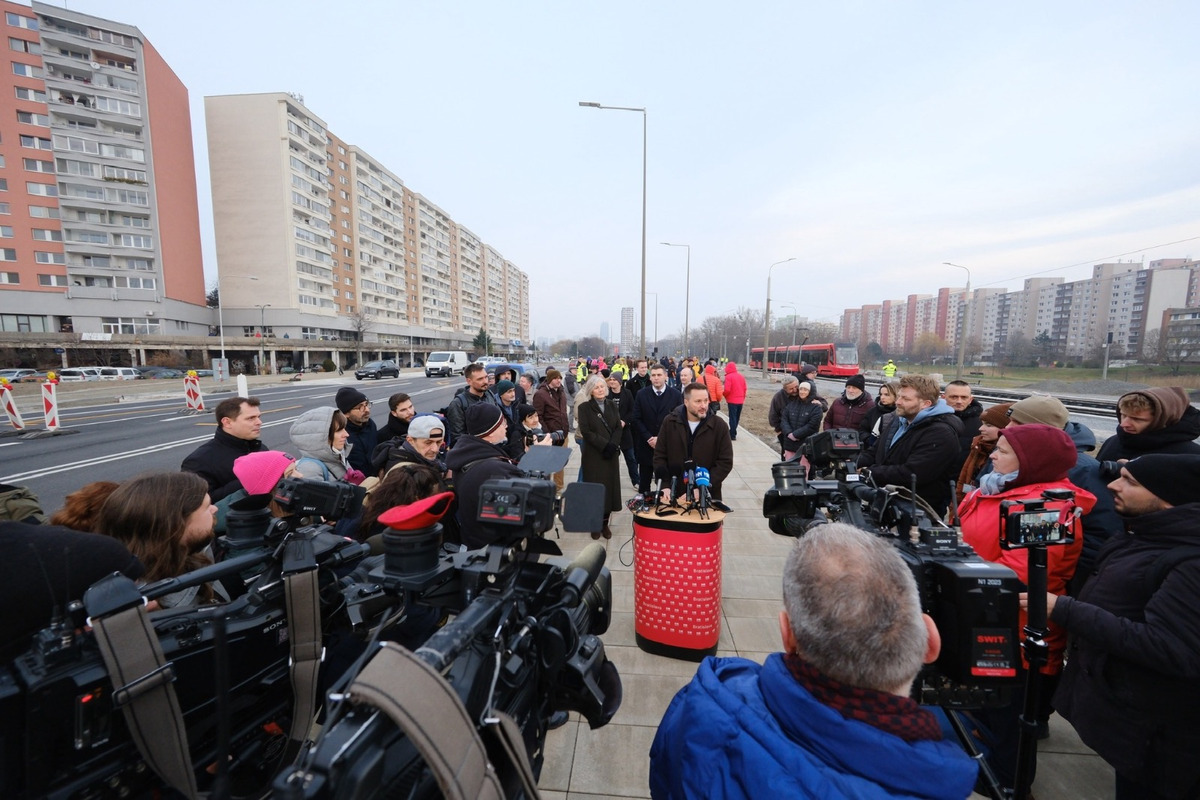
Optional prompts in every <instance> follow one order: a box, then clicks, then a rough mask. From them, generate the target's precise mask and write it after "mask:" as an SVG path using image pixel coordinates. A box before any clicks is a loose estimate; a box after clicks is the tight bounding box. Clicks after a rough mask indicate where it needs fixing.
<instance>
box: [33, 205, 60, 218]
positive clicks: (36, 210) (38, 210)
mask: <svg viewBox="0 0 1200 800" xmlns="http://www.w3.org/2000/svg"><path fill="white" fill-rule="evenodd" d="M29 216H31V217H37V218H39V219H58V218H59V214H58V209H57V208H51V207H50V206H30V207H29Z"/></svg>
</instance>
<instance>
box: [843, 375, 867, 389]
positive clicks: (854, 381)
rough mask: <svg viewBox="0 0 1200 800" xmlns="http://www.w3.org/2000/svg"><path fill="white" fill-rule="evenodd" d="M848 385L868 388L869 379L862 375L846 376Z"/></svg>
mask: <svg viewBox="0 0 1200 800" xmlns="http://www.w3.org/2000/svg"><path fill="white" fill-rule="evenodd" d="M846 385H847V386H854V387H857V388H859V389H866V388H867V379H866V378H864V377H863V376H862V375H851V376H850V377H849V378H846Z"/></svg>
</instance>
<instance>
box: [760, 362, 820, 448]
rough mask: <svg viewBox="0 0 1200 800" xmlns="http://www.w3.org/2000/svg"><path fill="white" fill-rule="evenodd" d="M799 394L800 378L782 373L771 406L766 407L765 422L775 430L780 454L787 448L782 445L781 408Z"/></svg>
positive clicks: (785, 406)
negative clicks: (780, 381) (780, 383)
mask: <svg viewBox="0 0 1200 800" xmlns="http://www.w3.org/2000/svg"><path fill="white" fill-rule="evenodd" d="M814 385H815V384H814ZM799 396H800V379H799V378H797V377H796V376H795V375H784V376H783V386H781V387H779V391H778V392H776V393H775V396H774V397H772V398H771V407H770V408H768V409H767V424H768V425H770V426H771V428H772V429H773V430H774V431H775V436H776V437H777V438H778V439H779V452H780V454H782V453H783V451H784V450H786V449H787V448H786V447H784V441H783V410H784V409H785V408H787V404H788V403H790V402H792V401H793V400H795V399H796V398H797V397H799Z"/></svg>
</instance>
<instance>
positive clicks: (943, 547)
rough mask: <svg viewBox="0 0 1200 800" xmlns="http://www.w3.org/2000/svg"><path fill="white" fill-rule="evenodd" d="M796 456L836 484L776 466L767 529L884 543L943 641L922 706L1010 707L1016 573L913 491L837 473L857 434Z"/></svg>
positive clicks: (793, 465) (818, 440)
mask: <svg viewBox="0 0 1200 800" xmlns="http://www.w3.org/2000/svg"><path fill="white" fill-rule="evenodd" d="M803 448H804V450H803V452H806V453H807V454H810V455H809V458H810V462H811V463H812V465H813V466H814V468H815V471H819V472H820V471H824V472H825V474H828V473H829V471H833V472H834V473H835V474H836V475H837V476H838V477H836V478H834V479H814V480H809V479H808V478H807V477H806V476H805V474H804V468H803V467H802V466H801V465H800V463H799V462H798V461H791V462H783V463H779V464H775V465H774V466H773V467H772V474H773V477H774V486H772V487H771V488H770V489H768V490H767V492H766V494H765V495H764V496H763V516H765V517H766V518H767V519H768V521H769V524H770V527H771V530H772V531H774V532H775V533H778V534H780V535H783V536H797V537H798V536H802V535H803V534H804V533H805V532H806V531H808V530H809V529H810V528H811V527H813V526H814V525H820V524H824V523H827V522H845V523H847V524H850V525H853V526H855V527H857V528H860V529H862V530H865V531H869V532H871V533H874V534H877V535H879V536H883V537H885V538H887V539H888V540H889V541H891V542H892V543H893V544H895V546H896V549H897V551H898V552H899V553H900V555H901V556H902V557H903V558H904V560H905V562H907V563H908V565H909V568H910V569H911V570H912V573H913V577H914V578H915V579H916V582H917V588H918V589H919V591H920V595H921V605H922V608H923V609H924V611H925V612H926V613H927V614H929V615H930V616H931V617H932V618H933V620H934V622H935V623H936V624H937V627H938V631H939V632H940V634H941V637H942V652H941V655H940V656H939V658H938V660H937V662H936V663H934V664H932V665H929V666H928V667H926V669H925V670H924V671H923V672H922V675H921V678H922V680H921V697H920V699H921V701H922V702H924V703H928V704H931V705H941V706H947V707H961V708H972V707H980V706H983V705H999V704H1003V703H1005V702H1007V701H1008V699H1009V697H1010V696H1011V690H1012V689H1013V688H1014V686H1015V684H1016V678H1017V672H1018V663H1019V662H1018V660H1017V659H1018V658H1019V655H1018V651H1017V644H1018V639H1017V618H1018V616H1017V615H1018V608H1017V595H1018V593H1019V592H1020V591H1021V585H1020V582H1019V581H1018V580H1017V576H1016V575H1015V574H1014V573H1013V571H1012V570H1010V569H1008V568H1007V567H1004V566H1001V565H999V564H993V563H991V562H988V561H984V560H983V559H981V558H980V557H979V556H978V555H976V553H975V551H974V550H972V549H971V548H970V547H969V546H967V545H965V544H962V543H960V541H959V536H958V532H957V531H956V530H954V529H953V528H950V527H947V526H945V525H944V524H943V523H942V522H941V521H940V520H939V519H937V518H936V516H934V515H932V514H931V513H927V512H926V511H925V510H924V509H922V508H921V503H920V502H919V498H916V495H915V492H911V493H909V492H906V491H905V490H898V489H896V488H895V487H886V488H877V487H873V486H869V485H866V484H865V483H862V482H861V481H860V480H859V479H858V475H857V474H856V473H855V472H854V471H853V469H851V468H848V467H846V466H844V465H845V464H846V463H848V462H850V461H851V459H849V458H844V457H843V456H849V455H850V454H852V453H854V452H857V450H858V434H857V432H856V431H846V430H839V431H823V432H821V433H817V434H814V435H813V436H811V437H810V438H809V439H807V440H806V441H805V442H804V445H803ZM913 534H915V538H914V536H913Z"/></svg>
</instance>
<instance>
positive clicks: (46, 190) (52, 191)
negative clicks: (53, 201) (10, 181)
mask: <svg viewBox="0 0 1200 800" xmlns="http://www.w3.org/2000/svg"><path fill="white" fill-rule="evenodd" d="M25 191H26V192H28V193H29V194H36V195H41V196H42V197H58V186H56V185H55V184H53V183H34V182H33V181H28V182H26V184H25Z"/></svg>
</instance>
